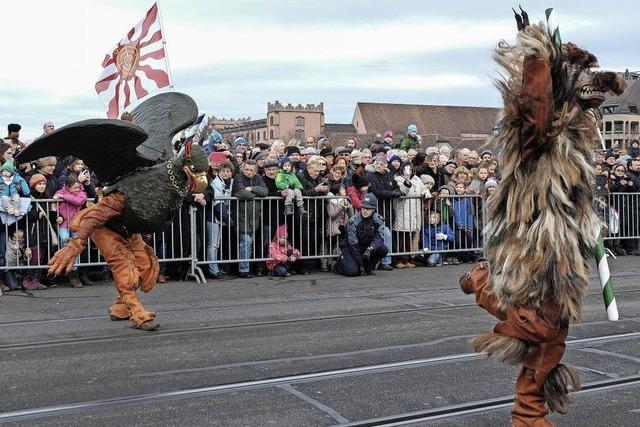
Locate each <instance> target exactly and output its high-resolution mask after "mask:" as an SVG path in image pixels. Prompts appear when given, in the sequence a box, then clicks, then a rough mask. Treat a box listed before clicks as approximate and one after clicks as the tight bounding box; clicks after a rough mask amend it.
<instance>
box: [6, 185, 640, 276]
mask: <svg viewBox="0 0 640 427" xmlns="http://www.w3.org/2000/svg"><path fill="white" fill-rule="evenodd" d="M294 203H295V200H294ZM303 207H304V209H305V210H306V211H307V214H306V215H301V214H300V211H299V209H298V208H297V207H296V208H295V211H294V213H293V214H292V215H288V214H286V213H285V204H284V198H282V197H265V198H255V199H250V200H243V199H237V198H235V197H230V198H226V199H216V200H214V201H213V202H212V203H210V204H208V205H206V206H200V207H194V206H192V205H187V204H185V205H184V206H183V208H182V209H180V210H179V212H178V214H177V215H176V217H175V219H174V220H173V221H172V222H171V224H170V225H169V226H168V227H167V228H166V229H165V230H163V231H158V232H156V233H154V234H152V235H149V236H143V237H145V240H146V241H147V242H148V243H149V244H150V245H151V246H152V247H153V248H154V250H155V253H156V255H157V256H158V259H159V261H160V262H163V263H170V262H185V263H188V264H189V268H188V274H187V275H188V276H190V277H192V278H194V279H195V280H197V281H204V280H205V277H204V273H203V268H205V269H209V271H211V270H212V269H214V270H215V268H216V267H214V265H215V266H221V265H224V264H231V263H233V264H235V263H264V262H265V261H267V260H268V259H269V243H270V242H271V240H272V239H273V238H274V235H275V233H276V230H277V229H278V227H280V226H283V227H284V229H285V230H286V231H287V236H288V241H289V243H290V244H291V245H292V246H293V247H294V248H296V249H298V250H300V252H301V259H302V260H320V261H321V263H323V265H326V262H327V261H330V260H332V259H335V258H336V257H337V256H338V255H339V233H340V226H342V225H344V226H346V223H347V221H348V219H349V218H350V217H351V216H352V215H353V214H355V210H354V209H353V207H352V206H351V203H350V201H349V199H348V198H347V197H345V196H325V197H304V198H303ZM59 209H60V206H59V203H58V202H56V201H54V200H52V199H48V200H37V201H32V203H31V208H30V211H29V212H28V213H27V214H26V215H25V216H24V217H23V218H21V219H20V220H19V221H17V222H14V223H10V221H9V220H7V221H5V222H4V233H0V251H1V253H2V255H4V262H3V264H5V267H4V268H5V269H13V270H26V269H46V268H48V265H47V261H48V260H49V259H50V258H51V257H52V256H53V254H54V253H55V251H56V250H58V249H59V248H60V247H62V246H63V245H64V243H65V242H66V240H67V239H68V236H69V232H68V229H66V228H65V227H61V224H59V223H58V221H57V218H58V216H59V215H58V210H59ZM378 213H379V214H380V215H382V216H383V218H384V221H385V229H384V230H383V234H384V237H385V239H384V240H385V244H386V245H387V247H388V248H389V252H390V253H389V256H393V257H408V256H421V255H429V254H430V253H435V252H437V253H441V254H443V256H449V255H451V256H457V255H460V256H464V255H465V254H467V255H468V254H472V255H475V256H477V255H479V254H480V253H481V252H482V248H483V235H482V230H483V228H484V218H485V201H484V200H483V198H482V197H480V196H476V195H469V196H441V197H439V198H437V199H432V198H411V197H400V198H395V199H388V200H383V199H379V210H378ZM436 213H437V214H438V216H439V217H440V218H439V219H440V224H441V226H440V228H438V229H436V228H432V227H430V224H429V223H430V220H431V219H432V214H436ZM599 213H600V215H601V218H602V219H603V223H604V225H605V227H604V230H605V231H604V238H605V240H625V239H640V193H613V194H610V195H609V196H607V197H606V198H604V199H601V202H600V205H599ZM45 217H46V218H47V219H48V220H49V221H50V222H49V223H47V221H45V220H44V218H45ZM5 218H6V217H5ZM433 219H436V218H433ZM445 226H446V229H448V230H449V231H450V232H451V234H452V235H453V238H450V237H451V236H449V237H448V238H447V239H446V241H445V242H443V241H441V240H434V239H433V236H432V233H435V232H436V231H437V230H440V231H442V230H443V229H445ZM16 230H22V232H23V237H22V239H23V248H20V247H19V245H16V244H15V239H17V238H19V236H18V235H17V234H16ZM18 234H19V233H18ZM434 241H436V242H439V243H436V247H435V249H434V248H433V242H434ZM430 246H431V247H430ZM86 247H87V249H86V250H85V251H84V252H83V253H82V254H81V255H80V256H79V257H78V260H77V262H76V265H77V266H78V267H87V266H99V265H105V264H106V263H105V262H104V259H103V258H102V257H101V255H100V251H99V250H98V249H97V248H96V246H95V245H94V244H93V242H91V241H88V242H87V244H86ZM24 248H31V251H32V257H31V258H28V257H26V256H25V250H24Z"/></svg>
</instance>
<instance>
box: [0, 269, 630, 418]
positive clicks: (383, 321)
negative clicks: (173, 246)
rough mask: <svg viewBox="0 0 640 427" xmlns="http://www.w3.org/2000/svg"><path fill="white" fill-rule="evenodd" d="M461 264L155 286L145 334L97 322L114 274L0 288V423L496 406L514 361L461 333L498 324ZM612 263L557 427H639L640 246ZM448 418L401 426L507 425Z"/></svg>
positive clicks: (592, 298)
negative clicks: (43, 286)
mask: <svg viewBox="0 0 640 427" xmlns="http://www.w3.org/2000/svg"><path fill="white" fill-rule="evenodd" d="M468 267H469V266H468V265H467V266H464V265H462V266H444V267H440V268H416V269H412V270H403V271H393V272H379V273H378V274H377V275H376V276H375V277H367V278H353V279H346V278H343V277H338V276H335V275H333V274H313V275H309V276H293V277H291V278H289V279H286V280H271V279H268V278H255V279H251V280H245V281H243V280H238V279H235V280H228V281H223V282H220V281H215V282H209V283H207V284H195V283H185V282H172V283H167V284H164V285H158V286H157V287H156V289H154V291H153V292H152V293H151V294H149V295H144V297H143V302H144V304H145V305H146V307H148V308H149V309H153V310H157V312H158V315H159V320H160V323H161V329H160V330H159V331H157V332H155V333H149V332H143V331H137V330H133V329H131V328H129V327H128V324H127V323H126V322H112V321H110V320H109V319H108V317H107V316H106V308H107V306H108V305H109V304H110V303H111V300H112V299H113V298H114V296H115V289H114V288H113V286H111V285H97V286H93V287H85V288H82V289H71V288H57V289H51V290H46V291H33V292H28V293H27V292H13V293H10V294H5V295H4V296H2V297H0V390H1V392H2V398H1V399H0V423H3V422H5V423H7V424H13V425H47V426H68V425H83V426H87V425H91V426H93V425H96V426H101V425H104V426H107V425H108V426H114V425H118V426H119V425H127V426H128V425H149V426H152V425H153V426H157V425H181V426H185V425H188V426H191V425H219V426H262V425H273V426H296V427H298V426H330V425H340V424H349V423H352V425H358V422H361V421H363V420H372V419H378V418H385V417H392V416H397V415H399V414H411V413H415V412H421V411H429V410H433V409H437V408H445V407H449V406H451V405H459V404H465V403H468V402H475V401H480V400H484V399H495V398H505V399H507V400H506V402H508V398H510V397H511V396H512V393H513V388H514V382H515V378H516V375H517V370H518V369H517V368H516V367H508V366H504V365H501V364H498V363H495V362H492V361H489V360H487V359H485V358H484V357H481V356H479V355H476V354H473V353H472V350H471V349H470V347H469V346H468V343H467V341H468V340H469V338H471V337H472V336H474V335H475V334H478V333H481V332H486V331H489V330H490V329H491V328H492V327H493V324H494V321H493V320H492V318H491V317H490V316H489V315H487V314H485V312H484V311H483V310H481V309H480V308H478V307H476V306H475V305H474V304H473V298H472V297H470V296H465V295H464V294H462V292H460V291H459V290H458V288H457V282H458V278H459V277H460V276H461V275H462V274H463V273H464V272H465V271H466V269H467V268H468ZM611 269H612V272H613V279H614V286H615V288H616V291H617V292H618V307H619V309H620V313H621V320H620V321H619V322H616V323H612V322H607V321H606V317H605V312H604V307H603V304H602V297H601V294H600V292H599V285H598V281H597V278H596V277H595V276H594V277H593V278H592V282H593V289H591V290H590V291H589V295H588V296H587V297H586V301H585V309H584V323H583V324H580V325H574V326H572V327H571V329H570V331H569V335H570V336H569V340H571V341H572V343H571V344H570V345H569V347H568V351H567V353H566V355H565V360H566V361H568V362H570V363H572V364H574V365H575V366H577V367H578V369H579V370H580V372H581V375H582V379H583V383H587V384H595V385H596V386H597V387H596V388H595V389H592V390H588V391H585V392H584V393H581V394H579V395H577V396H576V401H575V404H574V405H573V406H572V407H571V408H570V410H569V412H568V414H566V415H564V416H558V415H555V414H554V415H553V416H552V418H553V420H554V421H555V422H556V423H557V424H558V425H560V426H563V425H565V426H586V425H607V426H637V425H640V399H638V397H637V396H638V393H639V392H640V382H638V381H637V380H636V381H633V378H634V377H635V376H638V374H640V339H639V338H640V308H639V304H638V303H639V302H640V281H639V277H640V257H631V256H629V257H624V258H621V259H619V260H612V261H611ZM594 274H595V272H594ZM628 378H630V379H629V383H627V384H623V385H621V384H618V385H614V386H609V387H605V386H603V385H600V386H598V384H602V383H601V382H602V381H604V382H605V383H604V384H609V383H608V381H618V380H620V379H622V380H626V379H628ZM445 412H446V411H445ZM432 414H433V413H432ZM445 415H446V416H444V417H442V418H439V419H433V418H431V420H430V421H424V420H423V421H417V422H415V423H413V424H406V425H447V426H448V425H451V426H466V425H468V426H480V425H482V426H484V425H505V426H506V425H509V421H508V415H509V404H508V403H507V404H503V405H502V406H499V407H497V409H493V410H482V411H480V412H476V413H470V414H467V415H457V416H451V414H445ZM374 424H375V423H372V424H370V425H374ZM379 424H384V422H380V423H379ZM361 425H362V423H361Z"/></svg>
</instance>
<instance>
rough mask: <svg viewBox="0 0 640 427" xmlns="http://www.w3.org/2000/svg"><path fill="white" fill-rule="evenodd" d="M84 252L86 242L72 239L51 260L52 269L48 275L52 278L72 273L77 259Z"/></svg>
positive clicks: (50, 268)
mask: <svg viewBox="0 0 640 427" xmlns="http://www.w3.org/2000/svg"><path fill="white" fill-rule="evenodd" d="M83 250H84V242H83V241H82V240H80V239H77V238H71V239H70V240H69V242H68V243H67V244H66V245H65V247H63V248H62V249H60V250H59V251H57V252H56V253H55V254H54V255H53V258H51V259H50V260H49V262H48V264H49V265H50V267H49V270H48V271H47V273H48V274H50V275H52V276H60V275H61V274H68V273H70V272H71V270H72V269H73V264H74V263H75V261H76V258H77V257H78V255H80V253H81V252H82V251H83Z"/></svg>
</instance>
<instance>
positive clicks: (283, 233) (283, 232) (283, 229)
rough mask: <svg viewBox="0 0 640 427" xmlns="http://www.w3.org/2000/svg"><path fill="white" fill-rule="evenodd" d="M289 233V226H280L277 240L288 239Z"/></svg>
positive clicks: (277, 230)
mask: <svg viewBox="0 0 640 427" xmlns="http://www.w3.org/2000/svg"><path fill="white" fill-rule="evenodd" d="M288 235H289V233H288V232H287V226H286V225H285V224H280V226H279V227H278V228H277V229H276V236H275V237H276V238H278V237H283V236H284V237H287V236H288Z"/></svg>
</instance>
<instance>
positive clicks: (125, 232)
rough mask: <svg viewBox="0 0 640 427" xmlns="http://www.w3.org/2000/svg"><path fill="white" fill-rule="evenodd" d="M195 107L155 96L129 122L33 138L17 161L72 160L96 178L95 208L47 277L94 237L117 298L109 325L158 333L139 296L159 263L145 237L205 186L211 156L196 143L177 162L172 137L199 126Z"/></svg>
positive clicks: (79, 125) (63, 269)
mask: <svg viewBox="0 0 640 427" xmlns="http://www.w3.org/2000/svg"><path fill="white" fill-rule="evenodd" d="M197 112H198V110H197V106H196V104H195V102H194V101H193V100H192V99H191V98H190V97H189V96H187V95H184V94H180V93H176V92H170V93H163V94H160V95H156V96H154V97H152V98H149V99H148V100H147V101H145V102H143V103H142V104H140V105H139V106H138V107H137V108H135V109H134V110H133V111H132V112H131V114H132V116H133V119H132V122H128V121H123V120H111V119H92V120H84V121H80V122H76V123H72V124H70V125H67V126H64V127H62V128H60V129H57V130H55V131H53V132H51V133H49V134H46V135H44V136H42V137H40V138H38V139H36V140H35V141H34V142H33V143H32V144H31V145H29V146H28V147H27V148H26V149H24V150H23V151H22V152H21V153H20V154H19V156H18V161H19V162H21V163H22V162H27V161H31V160H35V159H38V158H41V157H44V156H51V155H58V156H63V155H73V156H76V157H78V158H81V159H83V160H84V161H85V163H86V164H87V165H88V166H89V167H90V168H91V169H92V170H93V171H94V172H95V174H96V175H97V176H98V178H99V179H100V181H101V182H105V183H108V184H107V185H106V186H105V187H104V188H103V191H102V192H103V197H101V198H100V200H99V201H98V203H97V204H95V205H93V206H91V207H88V208H86V209H84V210H82V211H80V212H79V213H78V214H77V215H76V216H75V217H74V219H73V220H72V221H71V223H70V227H69V228H70V230H71V231H75V233H76V235H75V237H72V238H70V239H69V242H68V243H67V244H66V245H65V246H64V247H63V248H61V249H60V250H58V251H57V252H56V253H55V254H54V256H53V257H52V258H51V260H49V265H50V268H49V274H52V275H60V274H63V273H69V272H70V271H71V269H72V267H73V264H74V262H75V260H76V258H77V256H78V255H79V254H80V253H81V252H82V251H83V250H84V249H85V243H86V241H87V239H88V238H89V237H91V239H92V240H93V241H94V243H95V244H96V246H97V247H98V249H100V252H101V253H102V256H103V257H104V258H105V260H106V262H107V264H108V265H109V267H110V269H111V272H112V273H113V278H114V281H115V285H116V288H117V290H118V297H117V298H116V300H115V302H114V303H113V304H112V305H111V307H110V308H109V314H110V316H111V319H112V320H126V319H129V321H130V323H131V326H132V327H134V328H138V329H144V330H155V329H157V328H158V326H159V324H158V322H157V320H156V314H155V312H152V311H147V310H145V309H144V307H143V306H142V304H141V303H140V300H139V299H138V296H137V294H136V290H137V289H140V290H142V291H143V292H149V291H150V290H151V289H152V288H153V285H154V284H155V282H156V278H157V276H158V259H157V258H156V256H155V254H154V251H153V249H152V248H151V247H150V246H148V245H147V244H145V243H144V241H143V240H142V237H141V234H142V233H154V232H156V231H158V230H160V229H163V228H164V227H166V225H167V224H169V223H170V222H171V220H172V219H173V217H174V215H175V213H176V212H177V210H178V209H179V208H180V205H181V204H182V200H183V199H184V197H185V195H186V194H187V192H188V191H189V190H192V191H194V192H202V191H203V190H204V188H206V185H207V179H206V171H207V168H208V161H207V156H206V152H205V150H204V148H202V147H201V146H199V145H195V146H191V144H190V143H188V144H186V145H185V146H184V147H183V148H182V150H181V151H180V152H179V153H178V154H177V155H176V156H173V151H172V144H171V139H172V137H173V136H174V135H175V134H176V133H178V132H180V131H181V130H183V129H185V128H186V127H187V126H188V125H190V124H191V123H193V122H194V120H195V118H196V115H197Z"/></svg>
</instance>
